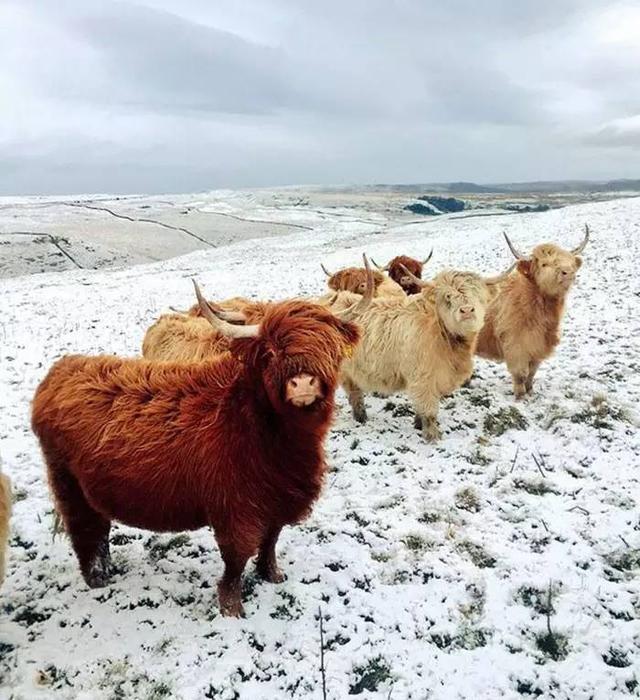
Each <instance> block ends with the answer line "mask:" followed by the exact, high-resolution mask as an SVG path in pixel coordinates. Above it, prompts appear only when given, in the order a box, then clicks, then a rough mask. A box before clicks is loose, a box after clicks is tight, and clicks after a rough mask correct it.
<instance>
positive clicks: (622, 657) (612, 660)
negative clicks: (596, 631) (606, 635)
mask: <svg viewBox="0 0 640 700" xmlns="http://www.w3.org/2000/svg"><path fill="white" fill-rule="evenodd" d="M602 660H603V661H604V662H605V664H607V666H613V667H614V668H627V666H631V661H629V657H628V656H627V652H626V651H623V650H622V649H616V648H614V647H609V651H608V652H607V653H606V654H603V655H602Z"/></svg>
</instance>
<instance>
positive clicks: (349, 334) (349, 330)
mask: <svg viewBox="0 0 640 700" xmlns="http://www.w3.org/2000/svg"><path fill="white" fill-rule="evenodd" d="M339 324H340V325H339V326H338V330H339V331H340V334H341V335H342V337H343V338H344V341H345V344H346V345H355V344H356V343H357V342H358V341H359V340H360V335H361V332H360V327H359V326H357V325H356V324H355V323H351V322H350V321H340V322H339Z"/></svg>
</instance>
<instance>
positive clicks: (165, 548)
mask: <svg viewBox="0 0 640 700" xmlns="http://www.w3.org/2000/svg"><path fill="white" fill-rule="evenodd" d="M190 542H191V539H190V537H189V535H186V534H184V533H181V534H179V535H174V536H173V537H170V538H169V539H168V540H164V541H163V540H160V539H159V538H158V537H155V536H153V537H150V538H149V539H148V541H147V545H148V546H149V552H148V553H149V559H151V561H153V562H157V561H160V559H164V558H165V557H166V556H167V553H168V552H170V551H171V550H172V549H178V548H180V547H184V546H185V545H188V544H189V543H190Z"/></svg>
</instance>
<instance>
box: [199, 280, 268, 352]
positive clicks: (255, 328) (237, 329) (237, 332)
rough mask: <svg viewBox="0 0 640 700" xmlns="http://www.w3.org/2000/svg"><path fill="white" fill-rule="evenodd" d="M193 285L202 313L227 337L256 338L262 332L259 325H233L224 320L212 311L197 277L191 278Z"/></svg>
mask: <svg viewBox="0 0 640 700" xmlns="http://www.w3.org/2000/svg"><path fill="white" fill-rule="evenodd" d="M191 281H192V282H193V286H194V288H195V290H196V298H197V299H198V304H200V310H201V311H202V315H203V316H204V317H205V318H206V319H207V321H209V323H210V324H211V325H212V326H213V327H214V328H215V329H216V330H217V331H218V333H220V334H221V335H224V336H225V337H227V338H255V337H256V336H257V335H258V333H259V332H260V326H259V325H257V324H256V325H252V326H233V325H231V324H230V323H228V322H227V321H223V320H222V319H221V318H218V317H217V316H216V314H215V313H214V312H213V311H212V309H211V306H210V305H209V304H208V303H207V300H206V299H205V298H204V297H203V296H202V292H201V291H200V287H199V286H198V283H197V282H196V281H195V279H192V280H191Z"/></svg>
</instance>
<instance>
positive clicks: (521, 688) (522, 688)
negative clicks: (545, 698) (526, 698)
mask: <svg viewBox="0 0 640 700" xmlns="http://www.w3.org/2000/svg"><path fill="white" fill-rule="evenodd" d="M516 691H517V692H518V693H520V695H533V696H534V697H538V696H539V695H542V690H540V688H536V687H535V686H534V685H533V683H532V682H531V681H521V680H520V679H518V680H517V681H516Z"/></svg>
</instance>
